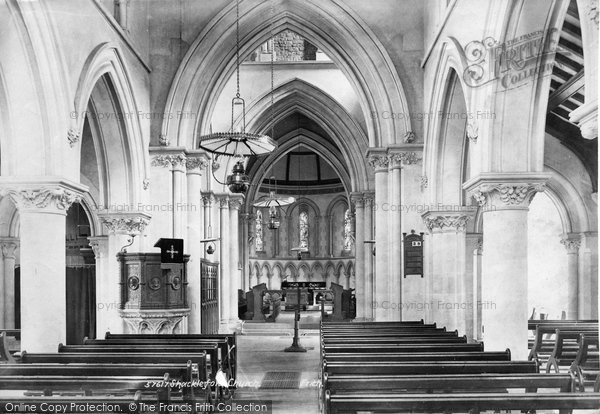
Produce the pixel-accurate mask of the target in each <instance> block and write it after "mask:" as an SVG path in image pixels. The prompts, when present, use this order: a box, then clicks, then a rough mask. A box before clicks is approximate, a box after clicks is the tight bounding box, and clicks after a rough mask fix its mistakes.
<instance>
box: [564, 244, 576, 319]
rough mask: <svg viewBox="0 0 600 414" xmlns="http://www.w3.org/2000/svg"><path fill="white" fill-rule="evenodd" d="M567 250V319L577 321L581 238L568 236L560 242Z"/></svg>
mask: <svg viewBox="0 0 600 414" xmlns="http://www.w3.org/2000/svg"><path fill="white" fill-rule="evenodd" d="M560 242H561V244H562V245H563V246H565V248H566V249H567V274H566V280H565V288H566V291H567V309H566V311H567V319H577V318H578V311H579V305H578V301H579V247H580V246H581V238H580V237H579V235H576V234H566V235H564V236H563V238H562V239H561V240H560Z"/></svg>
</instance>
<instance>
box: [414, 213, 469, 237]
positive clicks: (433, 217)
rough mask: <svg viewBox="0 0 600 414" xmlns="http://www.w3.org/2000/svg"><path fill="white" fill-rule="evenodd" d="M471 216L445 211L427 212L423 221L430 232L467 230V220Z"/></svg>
mask: <svg viewBox="0 0 600 414" xmlns="http://www.w3.org/2000/svg"><path fill="white" fill-rule="evenodd" d="M470 218H471V217H470V216H468V215H466V214H447V213H443V212H427V213H425V214H424V215H423V221H424V222H425V225H426V226H427V228H428V229H429V231H430V232H444V231H455V232H463V231H466V229H467V222H468V221H469V220H470Z"/></svg>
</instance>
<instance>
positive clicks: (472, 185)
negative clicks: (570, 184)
mask: <svg viewBox="0 0 600 414" xmlns="http://www.w3.org/2000/svg"><path fill="white" fill-rule="evenodd" d="M548 177H549V175H548V174H546V173H531V174H529V173H527V174H523V173H512V174H495V173H491V174H482V175H480V176H478V177H475V178H474V179H472V180H469V181H468V182H466V183H465V184H464V185H463V188H464V189H465V190H467V192H468V193H469V194H470V195H471V196H472V197H473V198H474V199H475V201H477V203H478V204H479V206H481V207H485V208H486V209H487V210H491V211H494V210H526V209H528V208H529V203H531V200H532V199H533V197H534V196H535V194H536V193H537V192H540V191H544V190H545V185H546V181H547V180H548Z"/></svg>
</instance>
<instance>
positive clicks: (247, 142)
mask: <svg viewBox="0 0 600 414" xmlns="http://www.w3.org/2000/svg"><path fill="white" fill-rule="evenodd" d="M239 3H240V2H239V0H236V4H235V10H236V23H235V27H236V31H235V33H236V55H235V59H236V60H235V62H236V85H237V89H236V94H235V96H234V97H233V99H232V100H231V128H230V130H229V131H228V132H215V133H212V131H211V133H210V134H208V135H203V136H201V137H199V144H198V146H199V148H200V149H202V150H204V151H207V152H210V153H212V154H215V155H216V157H215V158H214V162H216V161H217V159H218V157H219V156H229V157H236V158H244V157H250V156H253V155H263V154H268V153H270V152H273V151H274V150H275V148H276V147H277V144H276V143H275V141H274V140H273V139H272V138H271V137H269V136H268V135H263V134H255V133H251V132H246V101H244V99H243V98H242V97H241V96H240V4H239ZM272 54H273V51H271V55H272ZM272 60H273V59H272V58H271V62H272ZM271 64H272V63H271ZM271 71H272V68H271ZM271 102H273V82H271ZM240 107H241V122H240V124H239V125H240V126H239V127H238V128H237V130H236V128H235V112H236V109H238V112H239V109H240ZM215 169H216V168H213V177H214V178H215V180H216V181H217V182H218V183H219V184H224V185H227V187H228V188H229V191H231V192H232V193H245V192H246V191H247V190H248V188H249V187H250V179H249V177H248V176H247V175H246V172H245V167H244V162H243V159H240V160H238V161H237V162H236V163H235V165H234V167H233V170H232V173H231V174H230V175H228V176H227V179H226V182H225V183H222V182H220V181H219V180H218V179H217V178H216V177H215V176H214V170H215Z"/></svg>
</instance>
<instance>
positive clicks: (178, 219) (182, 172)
mask: <svg viewBox="0 0 600 414" xmlns="http://www.w3.org/2000/svg"><path fill="white" fill-rule="evenodd" d="M186 162H187V159H186V158H185V157H182V158H181V159H180V160H177V162H173V167H172V172H173V238H176V239H184V240H185V241H186V242H187V240H186V238H187V215H188V204H187V202H188V198H187V185H186V184H187V183H186ZM185 244H187V243H185ZM186 250H188V249H186Z"/></svg>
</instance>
